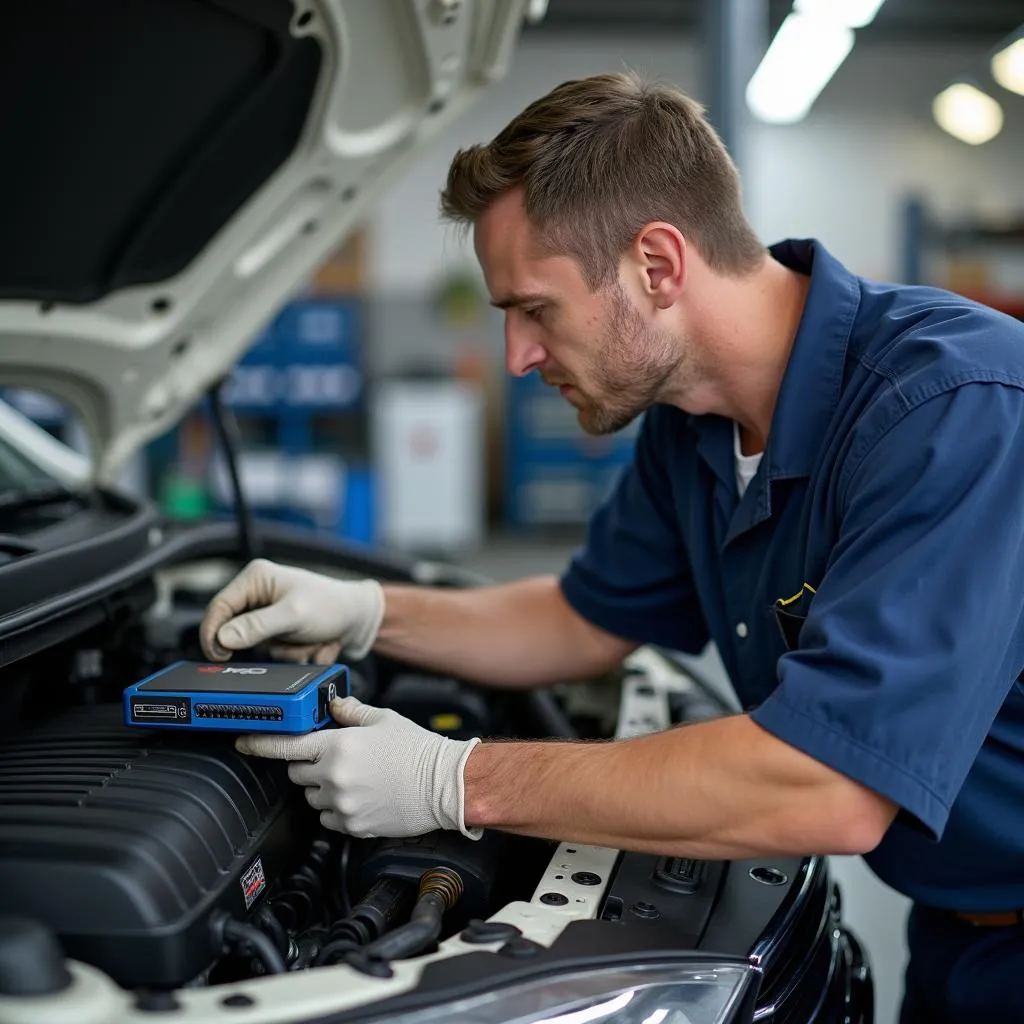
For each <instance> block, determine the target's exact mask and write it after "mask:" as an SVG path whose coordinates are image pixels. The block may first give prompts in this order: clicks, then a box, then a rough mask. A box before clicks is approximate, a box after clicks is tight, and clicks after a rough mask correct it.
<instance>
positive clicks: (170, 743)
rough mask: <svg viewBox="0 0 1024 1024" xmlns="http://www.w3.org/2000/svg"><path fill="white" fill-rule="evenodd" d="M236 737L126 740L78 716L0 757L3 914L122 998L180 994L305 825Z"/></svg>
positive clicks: (107, 725)
mask: <svg viewBox="0 0 1024 1024" xmlns="http://www.w3.org/2000/svg"><path fill="white" fill-rule="evenodd" d="M233 740H234V737H231V736H225V735H219V734H191V733H190V734H187V735H183V734H177V733H168V732H158V731H156V730H153V731H151V732H150V731H143V730H139V729H128V728H127V727H125V726H124V725H123V723H122V721H121V709H120V706H119V705H103V706H98V707H87V708H76V709H74V710H73V711H71V712H69V713H68V714H65V715H63V716H61V717H60V718H58V719H55V720H53V721H51V722H49V723H47V724H46V725H45V726H43V727H40V728H38V729H36V730H34V731H32V732H29V733H26V734H25V735H23V736H20V737H17V738H13V739H11V740H10V741H8V742H6V743H5V744H4V745H3V746H2V747H0V915H8V914H10V915H20V916H25V917H29V918H35V919H37V920H39V921H42V922H44V923H45V924H46V925H48V926H49V927H50V928H51V929H52V930H53V931H54V932H56V933H57V935H58V936H59V937H60V939H61V942H62V944H63V946H64V949H65V951H66V952H67V954H68V955H69V956H71V957H74V958H75V959H78V960H82V961H84V962H87V963H91V964H94V965H95V966H97V967H99V968H101V969H102V970H104V971H106V972H107V973H109V974H110V975H111V977H113V978H114V979H115V980H116V981H118V982H119V983H120V984H121V985H124V986H126V987H135V986H143V985H144V986H155V987H161V986H173V985H181V984H184V983H186V982H188V981H189V980H191V979H193V978H195V977H196V976H197V975H199V974H200V973H201V972H202V971H203V970H204V969H205V968H207V967H208V966H209V964H210V962H211V960H212V958H213V957H214V956H215V955H216V953H217V952H219V951H215V950H213V949H212V947H211V942H210V937H209V918H210V915H211V913H213V912H214V911H219V910H224V911H227V912H229V913H231V914H232V915H233V916H235V917H238V918H242V919H244V918H245V917H246V916H247V914H248V913H249V912H250V911H251V910H253V909H255V907H256V906H257V905H258V904H259V902H260V901H261V900H262V898H263V895H264V893H265V892H266V890H267V889H268V888H270V886H271V884H272V883H273V881H274V880H275V878H276V877H277V876H278V875H279V874H280V873H281V871H282V870H283V868H284V867H286V866H287V863H288V861H289V851H290V850H292V849H295V848H296V846H297V845H298V843H299V842H300V839H299V837H298V836H297V835H296V834H295V832H296V831H297V830H299V829H301V827H302V823H303V822H305V821H307V820H308V814H304V813H303V811H302V809H303V808H305V804H304V802H303V801H302V800H301V798H298V799H296V794H298V793H299V790H298V789H297V788H296V787H294V786H291V784H290V783H289V781H288V777H287V774H286V771H285V768H284V765H283V763H280V762H276V761H266V760H263V759H260V758H246V757H243V756H242V755H240V754H238V753H236V752H235V750H234V747H233Z"/></svg>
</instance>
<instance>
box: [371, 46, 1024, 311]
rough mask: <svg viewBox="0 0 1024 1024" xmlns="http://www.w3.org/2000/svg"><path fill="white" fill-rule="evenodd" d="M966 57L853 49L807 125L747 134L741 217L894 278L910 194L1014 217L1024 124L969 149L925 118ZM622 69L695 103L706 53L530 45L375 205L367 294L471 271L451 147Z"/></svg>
mask: <svg viewBox="0 0 1024 1024" xmlns="http://www.w3.org/2000/svg"><path fill="white" fill-rule="evenodd" d="M971 57H973V53H972V54H971ZM967 59H968V58H967V57H966V56H965V55H964V54H962V53H960V52H959V51H958V50H957V48H956V47H951V46H948V45H945V46H938V45H924V44H922V45H921V46H920V47H915V48H913V49H911V48H908V47H906V46H899V47H897V46H893V45H879V44H870V43H868V44H864V45H858V46H857V47H855V49H854V51H853V53H852V54H851V55H850V58H849V60H848V61H847V62H846V63H845V64H844V65H843V67H842V68H840V70H839V72H838V73H837V74H836V76H835V78H834V79H833V80H832V81H831V82H830V83H829V86H828V88H827V89H826V90H825V91H824V93H823V94H822V96H821V97H820V99H819V101H818V103H817V104H816V105H815V107H814V109H813V110H812V112H811V115H810V116H809V117H808V118H807V119H806V120H805V121H804V122H801V123H800V124H797V125H792V126H788V127H769V126H763V125H757V124H755V125H752V126H751V135H750V142H749V158H748V165H749V166H748V167H747V170H746V173H745V186H746V195H747V206H748V209H749V212H750V214H751V217H752V219H753V221H754V224H755V227H756V228H757V229H758V231H759V232H760V233H761V236H762V237H763V238H764V239H765V241H773V240H775V239H777V238H780V237H784V236H787V235H791V236H796V235H811V234H813V235H815V236H816V237H818V238H820V239H821V240H822V241H823V242H824V243H825V244H826V245H828V246H829V247H830V248H831V249H832V250H833V251H834V252H835V253H836V255H837V256H838V257H839V258H840V259H842V260H844V261H845V262H847V263H848V264H849V266H850V267H851V268H852V269H854V270H856V271H857V272H859V273H863V274H867V275H869V276H875V277H883V278H884V277H893V276H898V274H899V271H900V255H899V254H900V222H899V216H900V208H901V204H902V203H903V200H904V198H905V196H906V194H907V192H908V191H911V190H914V191H921V192H923V193H925V194H926V195H927V196H928V197H929V200H930V201H931V202H932V203H933V204H934V205H935V206H936V207H937V208H938V209H940V210H942V209H955V210H957V211H958V212H961V213H963V212H988V211H994V212H1003V211H1008V210H1012V209H1013V208H1014V207H1016V206H1019V204H1020V202H1021V197H1022V196H1021V186H1020V166H1021V160H1022V158H1024V124H1020V123H1014V121H1013V120H1012V118H1009V117H1008V119H1007V124H1006V127H1005V128H1004V130H1003V133H1002V134H1001V135H1000V136H999V137H998V138H996V139H994V140H993V141H992V142H990V143H989V144H987V145H986V146H984V147H982V148H980V149H974V148H972V147H969V146H966V145H964V144H962V143H960V142H957V141H956V140H954V139H952V138H950V137H949V136H947V135H945V134H944V133H943V132H941V131H940V130H939V129H938V128H937V127H936V126H935V124H934V123H933V121H932V119H931V113H930V104H931V100H932V97H933V96H934V95H935V93H936V92H937V91H938V90H939V89H940V88H941V87H942V86H943V85H944V84H945V83H946V82H947V81H948V79H949V78H950V77H951V76H952V75H954V74H955V73H956V72H957V71H958V70H959V69H960V68H961V67H963V66H964V64H965V63H966V61H967ZM623 66H629V67H634V68H637V69H638V70H640V71H643V72H647V73H652V74H655V75H662V76H665V77H667V78H670V79H672V80H673V81H675V82H676V83H677V84H678V85H680V86H681V87H682V88H683V89H685V90H687V91H689V92H691V93H692V94H693V95H695V96H697V97H698V98H699V96H700V83H701V60H700V53H699V50H698V47H697V45H696V43H695V42H694V41H692V40H688V39H686V38H685V37H665V36H651V37H646V36H642V35H631V36H627V37H625V38H621V39H620V38H612V37H609V36H607V35H597V36H593V37H582V36H573V37H571V38H569V37H564V36H557V37H554V38H550V37H549V38H542V37H536V36H531V37H527V38H526V39H525V40H524V41H523V43H522V45H521V47H520V48H519V50H518V51H517V52H516V54H515V57H514V59H513V65H512V68H511V70H510V73H509V75H508V78H507V79H506V80H505V81H503V82H502V84H501V87H500V88H499V89H495V90H494V91H492V92H491V93H489V94H488V95H487V96H485V98H484V99H483V100H482V101H481V102H480V103H479V105H478V106H477V107H476V108H474V109H473V110H472V111H470V112H469V113H468V114H467V115H466V116H465V117H464V118H463V119H461V120H460V121H459V122H458V123H457V124H456V125H455V126H453V127H452V128H451V129H450V130H449V131H448V132H447V133H445V134H444V135H443V136H442V137H441V138H440V139H439V140H438V142H437V144H436V145H435V147H434V149H433V150H432V152H431V153H429V154H427V155H425V156H424V157H423V158H422V159H420V160H419V161H418V162H417V164H416V166H415V167H411V168H410V169H409V173H408V174H407V175H405V176H404V177H403V178H402V179H401V180H400V181H398V182H397V183H396V184H395V186H394V187H393V188H392V190H391V191H390V192H389V194H388V195H387V196H386V197H385V198H384V199H383V200H382V201H381V202H380V203H379V204H378V206H377V209H376V211H375V213H374V215H373V217H372V220H371V222H370V243H369V252H368V258H369V261H370V262H369V272H368V279H369V281H370V283H371V287H373V288H374V289H375V290H376V291H379V292H381V293H384V294H387V295H389V296H394V295H396V294H397V295H402V294H409V293H417V292H420V291H422V290H423V289H426V288H429V287H431V285H432V283H433V281H434V280H435V278H436V276H437V274H438V273H439V272H440V271H441V270H442V268H445V267H451V266H453V265H455V266H457V265H460V264H463V263H465V264H469V265H471V264H472V263H473V262H474V261H473V256H472V251H471V249H470V248H469V246H468V245H467V244H466V243H464V242H463V241H462V240H461V239H460V237H459V234H458V233H457V232H456V231H454V230H453V229H452V228H450V227H445V226H443V225H441V224H440V223H439V221H438V218H437V213H436V210H437V194H438V190H439V189H440V187H441V185H442V184H443V182H444V179H445V174H446V172H447V169H448V164H449V161H450V159H451V154H452V153H453V152H454V150H455V149H456V148H457V147H459V146H463V145H468V144H470V143H473V142H479V141H481V140H486V139H489V138H491V137H492V136H493V135H494V134H495V133H496V132H497V131H498V130H499V129H500V128H501V127H502V126H503V125H504V124H505V123H506V122H507V121H508V120H509V119H510V118H512V117H513V116H515V114H517V113H518V112H519V111H520V110H521V109H522V107H523V106H525V105H526V104H527V103H528V102H530V100H532V99H535V98H536V97H537V96H539V95H540V94H541V93H543V92H545V91H546V90H547V89H549V88H551V87H553V86H554V85H557V84H558V83H559V82H560V81H563V80H564V79H566V78H571V77H576V76H578V75H586V74H593V73H595V72H598V71H605V70H608V69H609V68H616V67H623Z"/></svg>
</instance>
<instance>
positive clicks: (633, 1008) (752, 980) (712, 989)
mask: <svg viewBox="0 0 1024 1024" xmlns="http://www.w3.org/2000/svg"><path fill="white" fill-rule="evenodd" d="M757 977H758V975H757V971H756V970H755V969H754V968H752V967H749V966H746V965H743V964H722V963H704V964H673V965H665V964H661V965H653V966H636V967H609V968H605V969H603V970H594V971H586V972H583V971H580V972H578V973H573V974H561V975H558V976H556V977H548V978H543V979H538V980H536V981H532V980H531V981H522V982H518V983H516V984H513V985H509V986H508V987H505V988H498V989H496V990H494V991H492V992H488V993H486V994H483V995H478V996H471V997H468V998H466V999H461V1000H458V1001H457V1002H449V1003H444V1004H442V1005H440V1006H431V1007H429V1008H427V1009H424V1010H415V1011H412V1012H409V1013H402V1014H398V1015H397V1016H390V1015H389V1016H388V1017H387V1018H386V1019H387V1021H388V1024H452V1021H458V1022H459V1024H729V1022H731V1021H733V1020H734V1019H735V1014H736V1013H738V1012H739V1011H740V1009H741V1008H743V1006H744V1002H745V999H746V997H747V996H748V994H749V992H750V990H751V988H752V987H754V986H755V985H756V983H757Z"/></svg>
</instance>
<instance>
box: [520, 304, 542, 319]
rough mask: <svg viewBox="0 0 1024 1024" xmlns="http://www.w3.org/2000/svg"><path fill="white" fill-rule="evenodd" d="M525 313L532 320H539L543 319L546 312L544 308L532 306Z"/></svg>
mask: <svg viewBox="0 0 1024 1024" xmlns="http://www.w3.org/2000/svg"><path fill="white" fill-rule="evenodd" d="M523 312H524V313H526V315H527V316H528V317H529V318H530V319H531V320H539V319H540V318H541V314H542V313H543V312H544V307H543V306H530V307H528V308H527V309H525V310H523Z"/></svg>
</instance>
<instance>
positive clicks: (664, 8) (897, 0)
mask: <svg viewBox="0 0 1024 1024" xmlns="http://www.w3.org/2000/svg"><path fill="white" fill-rule="evenodd" d="M704 2H706V0H548V10H547V15H546V16H545V18H544V20H543V21H542V22H541V24H540V25H539V26H538V27H536V28H534V29H532V30H531V31H537V32H555V31H562V30H576V31H584V30H599V29H605V30H610V31H614V32H617V33H620V34H621V33H622V32H625V31H637V32H644V31H648V32H649V31H651V30H652V29H653V30H657V31H659V32H665V31H671V30H673V29H677V30H678V31H680V32H692V31H694V30H696V29H697V28H698V26H699V23H700V14H701V8H702V7H703V6H704ZM712 2H715V0H712ZM767 4H768V9H769V21H770V25H769V28H770V30H771V31H772V32H774V31H775V29H776V28H777V27H778V26H779V24H780V23H781V22H782V19H783V18H784V17H785V16H786V14H787V13H789V11H790V10H792V6H793V5H792V2H791V0H767ZM1022 23H1024V4H1022V2H1021V0H886V3H884V4H883V5H882V9H881V10H880V11H879V13H878V16H877V17H876V18H875V20H874V22H873V23H872V24H871V25H869V26H868V27H867V28H864V29H861V30H859V31H858V39H859V40H864V41H867V40H869V39H873V40H876V41H880V42H881V41H885V42H899V43H907V44H911V43H915V42H919V43H934V42H957V43H965V42H966V43H974V44H977V45H981V46H986V47H987V46H994V45H995V44H996V43H998V42H999V41H1000V40H1001V39H1003V38H1004V37H1005V36H1007V35H1009V34H1010V33H1011V32H1013V31H1014V30H1015V29H1017V28H1018V27H1019V26H1020V25H1021V24H1022Z"/></svg>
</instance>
